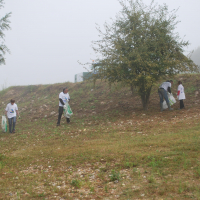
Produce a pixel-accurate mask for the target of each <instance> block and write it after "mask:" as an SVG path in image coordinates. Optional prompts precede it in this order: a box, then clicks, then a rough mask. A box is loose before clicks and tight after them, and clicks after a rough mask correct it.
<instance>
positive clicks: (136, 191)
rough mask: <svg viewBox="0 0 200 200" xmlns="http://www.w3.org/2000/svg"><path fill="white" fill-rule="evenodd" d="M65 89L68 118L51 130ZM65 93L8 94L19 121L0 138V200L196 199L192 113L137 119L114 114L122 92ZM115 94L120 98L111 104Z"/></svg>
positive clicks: (52, 88)
mask: <svg viewBox="0 0 200 200" xmlns="http://www.w3.org/2000/svg"><path fill="white" fill-rule="evenodd" d="M84 84H85V86H84ZM65 85H67V86H68V85H69V88H70V87H71V88H70V90H71V91H70V95H71V97H72V101H71V102H70V105H71V107H72V108H73V109H74V110H73V111H74V116H73V117H72V119H71V123H70V124H66V123H65V120H64V119H62V121H61V126H60V127H56V120H57V109H58V99H57V98H58V93H59V92H60V88H61V89H62V87H63V86H65ZM73 87H74V88H73ZM73 87H72V85H70V83H66V84H55V85H46V86H37V87H32V86H28V87H27V88H21V87H15V88H14V90H16V91H17V92H16V93H15V95H19V98H18V99H20V98H21V99H20V102H19V104H18V106H19V108H20V111H21V114H20V115H21V119H20V120H19V121H17V125H16V134H13V135H10V134H8V133H1V134H0V149H1V152H0V174H1V177H0V199H10V198H13V199H51V198H53V197H54V198H55V199H72V200H73V199H106V198H107V199H116V198H118V199H121V200H124V199H144V198H145V199H199V198H200V190H199V187H198V184H199V178H200V167H199V163H200V161H199V154H200V148H199V143H200V131H199V130H200V124H199V118H200V115H199V110H198V107H194V108H192V106H194V104H192V105H191V109H185V110H184V111H177V110H175V111H173V112H169V111H164V112H163V113H160V112H159V111H158V109H157V110H156V105H154V104H153V106H154V108H155V109H154V110H153V109H151V108H150V110H148V111H147V112H145V113H144V111H142V110H141V109H139V108H138V107H134V108H128V109H126V108H123V107H122V106H121V105H127V101H128V100H127V99H128V98H129V96H128V95H129V93H130V91H129V88H125V87H124V86H120V85H118V86H116V87H114V86H112V87H113V89H111V92H110V89H109V87H108V86H107V85H103V83H99V84H97V85H96V88H95V89H94V90H93V91H91V89H93V86H92V83H90V82H86V83H81V84H76V85H74V86H73ZM194 87H196V86H194ZM185 88H187V85H186V87H185ZM188 88H189V89H191V88H190V85H188ZM12 90H13V88H12ZM174 90H175V89H174ZM9 91H10V89H8V90H7V91H6V92H5V93H3V95H2V96H1V97H0V98H1V102H7V100H8V98H9V96H6V94H7V92H9ZM83 91H84V92H83ZM190 91H191V90H190ZM120 92H121V93H120ZM153 92H154V93H155V97H157V91H156V90H154V91H153ZM25 93H26V95H25V96H24V95H23V94H25ZM193 93H194V92H193ZM193 93H190V94H191V95H193ZM121 94H123V95H124V96H126V97H127V98H124V99H123V98H121V97H120V99H117V97H119V95H121ZM126 94H127V95H126ZM112 95H113V96H112ZM153 95H154V94H153ZM153 97H154V96H153ZM73 98H74V99H73ZM157 98H158V97H157ZM32 100H34V103H30V102H32ZM132 100H134V99H132ZM157 100H158V99H157ZM121 101H124V103H123V104H120V105H118V103H119V102H121ZM137 101H138V99H137ZM137 101H136V100H135V101H132V102H131V101H130V102H128V103H130V104H135V103H137ZM187 103H188V102H187ZM44 105H46V106H47V108H48V109H47V108H46V107H45V106H44ZM186 105H187V104H186ZM112 106H113V107H112ZM83 107H84V109H82V110H81V108H83ZM109 107H111V108H109ZM22 108H26V110H24V111H22ZM41 108H43V110H42V111H41V112H40V109H41ZM105 108H106V109H105ZM3 109H4V108H2V110H3ZM31 109H32V111H30V110H31ZM36 109H37V112H36V113H35V114H34V113H33V111H34V110H36ZM131 109H132V110H131ZM52 111H55V114H54V115H52V116H49V115H50V113H51V112H52ZM94 111H95V112H96V114H94V113H92V112H94ZM29 113H30V114H29ZM46 113H47V115H48V117H45V114H46ZM144 114H145V115H144ZM35 119H36V120H37V121H35ZM163 120H164V121H163ZM11 193H12V196H11ZM142 195H144V196H142Z"/></svg>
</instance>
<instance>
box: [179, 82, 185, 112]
mask: <svg viewBox="0 0 200 200" xmlns="http://www.w3.org/2000/svg"><path fill="white" fill-rule="evenodd" d="M177 99H178V100H179V101H180V109H183V108H185V107H184V103H183V100H184V99H185V92H184V87H183V85H182V82H181V81H178V91H177Z"/></svg>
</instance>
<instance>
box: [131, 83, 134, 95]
mask: <svg viewBox="0 0 200 200" xmlns="http://www.w3.org/2000/svg"><path fill="white" fill-rule="evenodd" d="M133 87H134V86H133V84H131V93H132V96H134V88H133Z"/></svg>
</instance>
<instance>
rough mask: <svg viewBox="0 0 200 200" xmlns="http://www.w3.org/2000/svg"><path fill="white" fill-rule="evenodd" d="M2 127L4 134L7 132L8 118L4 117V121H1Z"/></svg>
mask: <svg viewBox="0 0 200 200" xmlns="http://www.w3.org/2000/svg"><path fill="white" fill-rule="evenodd" d="M1 127H2V130H3V132H4V133H6V132H7V120H6V116H5V115H4V116H2V121H1Z"/></svg>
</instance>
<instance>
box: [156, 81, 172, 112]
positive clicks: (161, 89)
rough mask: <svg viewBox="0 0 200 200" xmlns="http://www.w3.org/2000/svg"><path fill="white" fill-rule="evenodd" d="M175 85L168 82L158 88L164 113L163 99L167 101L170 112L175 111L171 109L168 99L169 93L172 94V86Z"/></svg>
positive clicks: (161, 108)
mask: <svg viewBox="0 0 200 200" xmlns="http://www.w3.org/2000/svg"><path fill="white" fill-rule="evenodd" d="M172 84H173V81H172V80H170V81H166V82H163V83H162V84H161V85H160V87H159V88H158V94H159V97H160V111H161V112H162V111H163V99H165V101H166V103H167V106H168V109H169V110H173V108H171V106H170V103H169V99H168V95H167V92H169V93H170V94H171V86H172Z"/></svg>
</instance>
